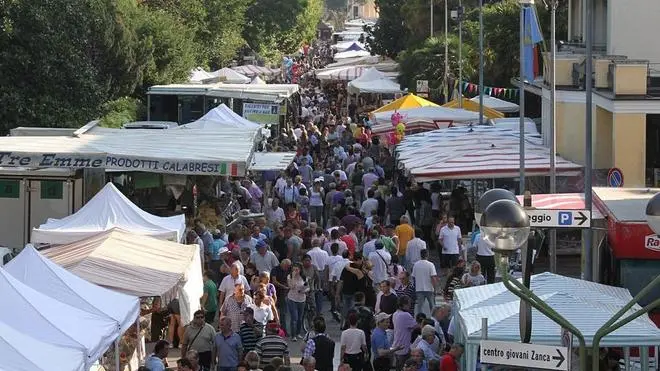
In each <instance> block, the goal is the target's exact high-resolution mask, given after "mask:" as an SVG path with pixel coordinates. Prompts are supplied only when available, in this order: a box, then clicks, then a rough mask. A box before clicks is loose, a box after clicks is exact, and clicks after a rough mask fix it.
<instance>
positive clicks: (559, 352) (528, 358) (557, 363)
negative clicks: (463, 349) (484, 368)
mask: <svg viewBox="0 0 660 371" xmlns="http://www.w3.org/2000/svg"><path fill="white" fill-rule="evenodd" d="M568 351H569V350H568V348H566V347H554V346H547V345H537V344H525V343H514V342H506V341H493V340H481V342H480V350H479V352H480V360H481V363H483V364H496V365H507V366H517V367H523V368H526V369H531V368H540V369H544V370H557V371H568V369H569V364H568V362H566V360H567V356H568Z"/></svg>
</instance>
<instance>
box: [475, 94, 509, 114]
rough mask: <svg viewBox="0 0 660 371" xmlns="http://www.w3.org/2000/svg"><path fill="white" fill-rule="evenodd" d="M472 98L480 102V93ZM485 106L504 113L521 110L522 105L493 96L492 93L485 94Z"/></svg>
mask: <svg viewBox="0 0 660 371" xmlns="http://www.w3.org/2000/svg"><path fill="white" fill-rule="evenodd" d="M470 100H471V101H473V102H475V103H477V104H479V96H478V95H477V96H476V97H474V98H472V99H470ZM484 106H486V107H488V108H492V109H494V110H496V111H498V112H502V113H515V112H518V111H520V107H519V106H518V105H517V104H515V103H511V102H509V101H505V100H503V99H500V98H496V97H491V96H490V95H484Z"/></svg>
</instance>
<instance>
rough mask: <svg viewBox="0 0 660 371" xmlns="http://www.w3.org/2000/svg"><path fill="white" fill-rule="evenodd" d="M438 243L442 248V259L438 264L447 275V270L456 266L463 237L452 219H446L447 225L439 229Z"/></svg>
mask: <svg viewBox="0 0 660 371" xmlns="http://www.w3.org/2000/svg"><path fill="white" fill-rule="evenodd" d="M438 242H440V245H441V246H442V257H441V260H440V264H441V266H442V268H444V269H445V270H446V274H447V275H448V274H449V270H450V269H451V268H452V267H454V266H455V265H456V263H457V262H458V257H459V256H460V254H461V245H462V244H463V237H462V235H461V228H460V227H459V226H457V225H455V224H454V218H453V217H451V216H450V217H449V218H448V219H447V225H445V226H444V227H442V228H441V229H440V233H438Z"/></svg>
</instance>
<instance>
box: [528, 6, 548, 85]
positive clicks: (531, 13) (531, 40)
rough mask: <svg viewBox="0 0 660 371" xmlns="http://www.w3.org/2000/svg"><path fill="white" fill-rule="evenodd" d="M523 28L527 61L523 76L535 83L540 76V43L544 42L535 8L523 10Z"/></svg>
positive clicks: (529, 7) (530, 7)
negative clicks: (538, 47) (535, 79)
mask: <svg viewBox="0 0 660 371" xmlns="http://www.w3.org/2000/svg"><path fill="white" fill-rule="evenodd" d="M523 26H524V30H525V34H524V39H523V42H524V48H525V51H524V53H525V59H524V61H523V76H524V78H525V80H527V81H534V78H535V77H536V76H538V72H539V66H538V55H537V54H538V49H537V46H538V44H539V43H541V42H543V34H542V33H541V28H540V27H539V21H538V16H537V14H536V7H535V6H533V5H532V6H526V7H524V8H523Z"/></svg>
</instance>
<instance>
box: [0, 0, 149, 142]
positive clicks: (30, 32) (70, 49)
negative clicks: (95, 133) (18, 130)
mask: <svg viewBox="0 0 660 371" xmlns="http://www.w3.org/2000/svg"><path fill="white" fill-rule="evenodd" d="M126 1H127V0H120V1H112V0H80V1H74V2H72V1H68V0H51V1H47V2H33V1H29V0H16V1H11V2H8V3H7V2H5V3H3V5H4V6H3V8H4V9H3V11H2V13H3V18H4V20H3V27H2V30H1V31H2V32H0V66H2V73H1V74H0V131H1V132H6V131H7V130H8V129H10V128H11V127H16V126H51V127H71V126H79V125H81V123H84V122H87V121H89V120H90V119H91V118H93V117H95V116H96V114H97V112H98V108H99V106H100V104H101V103H103V102H105V101H107V100H109V99H112V97H113V96H117V95H120V94H121V95H125V94H130V93H132V92H133V90H134V89H135V87H136V86H137V84H138V82H139V81H140V79H141V73H142V70H143V66H144V64H145V63H146V58H145V56H144V53H143V51H142V50H141V49H140V45H139V43H138V42H136V40H137V38H136V34H135V32H134V30H132V29H131V27H130V22H127V20H126V19H125V18H124V16H123V15H122V14H121V13H120V12H119V11H118V8H120V7H122V6H124V5H125V4H126Z"/></svg>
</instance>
